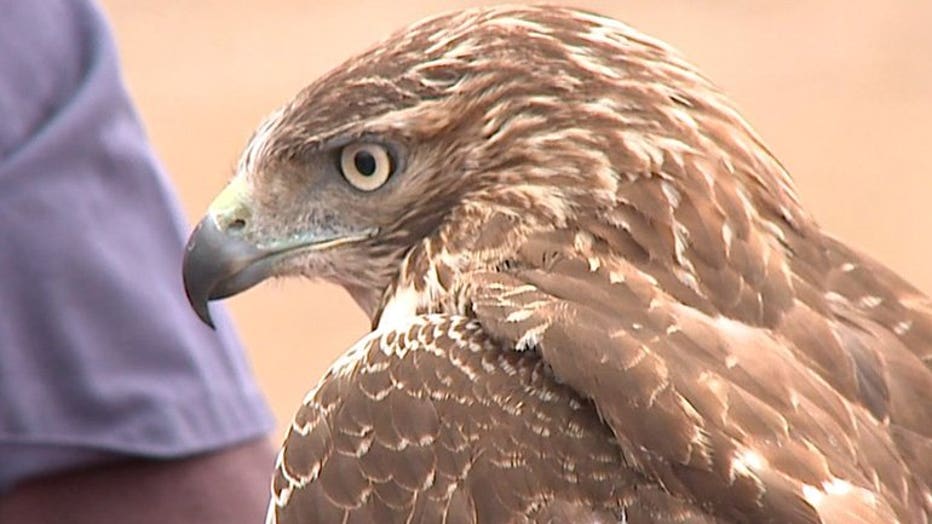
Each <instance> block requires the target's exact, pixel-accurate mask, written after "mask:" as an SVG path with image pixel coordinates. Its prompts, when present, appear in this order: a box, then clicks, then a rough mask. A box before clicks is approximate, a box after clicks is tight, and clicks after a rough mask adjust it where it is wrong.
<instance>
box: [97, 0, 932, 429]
mask: <svg viewBox="0 0 932 524" xmlns="http://www.w3.org/2000/svg"><path fill="white" fill-rule="evenodd" d="M481 3H490V2H469V1H451V2H428V1H419V0H394V1H390V2H376V1H364V2H363V1H360V2H353V3H349V2H336V1H317V2H309V1H303V2H302V1H297V0H277V1H275V0H272V1H262V0H248V1H247V0H242V1H229V0H200V1H189V2H182V1H180V0H104V5H105V7H106V9H107V10H108V11H109V13H110V15H111V17H112V20H113V24H114V26H115V30H116V34H117V37H118V40H119V44H120V48H121V54H122V58H123V62H124V66H125V74H126V77H127V81H128V83H129V86H130V89H131V91H132V93H133V95H134V98H135V100H136V102H137V103H138V105H139V108H140V110H141V112H142V116H143V119H144V120H145V123H146V125H147V127H148V130H149V133H150V135H151V137H152V140H153V142H154V143H155V147H156V149H157V150H158V152H159V153H160V155H161V157H162V159H163V160H164V162H165V164H166V166H167V168H168V170H169V172H170V173H171V175H172V177H173V179H174V181H175V183H176V185H177V189H178V192H179V194H180V196H181V200H182V202H183V204H184V208H185V210H186V211H187V213H188V216H189V218H190V219H191V220H192V221H193V220H195V219H196V218H198V217H199V216H200V214H201V213H202V212H203V210H204V209H205V208H206V206H207V204H208V203H209V202H210V200H211V198H212V197H213V195H214V194H216V192H217V191H218V190H219V189H220V188H221V187H222V186H223V184H224V182H225V181H226V179H227V178H228V176H229V175H230V174H231V171H232V166H233V165H234V163H235V161H236V159H237V156H238V154H239V151H240V149H241V147H242V146H243V145H244V143H245V141H246V139H247V138H248V137H249V135H250V133H251V131H252V129H253V127H254V126H255V125H256V124H257V123H258V121H259V120H260V119H261V117H262V116H263V115H264V114H265V113H267V112H269V111H271V110H272V109H274V108H275V107H276V106H277V105H279V104H280V103H282V102H284V101H285V100H286V99H287V98H289V97H290V96H291V95H292V94H294V93H295V92H296V91H297V90H298V89H299V88H300V87H302V86H303V85H304V84H306V83H308V82H309V81H311V80H312V79H314V78H315V77H317V76H319V75H320V74H322V73H323V72H325V71H326V70H328V69H330V68H332V67H334V66H336V65H338V64H339V63H340V62H341V61H342V60H343V59H345V58H347V57H348V56H350V55H351V54H353V53H355V52H358V51H361V50H363V49H365V48H366V47H368V46H369V45H370V44H371V43H373V42H374V41H376V40H377V39H379V38H381V37H383V36H385V35H386V34H387V33H389V32H391V31H392V30H394V29H396V28H399V27H401V26H403V25H405V24H407V23H410V22H413V21H414V20H416V19H418V18H420V17H422V16H424V15H427V14H431V13H436V12H439V11H444V10H449V9H452V8H456V7H460V6H466V5H477V4H481ZM575 4H576V5H579V6H585V7H589V8H591V9H594V10H598V11H600V12H602V13H604V14H608V15H612V16H615V17H616V18H619V19H621V20H624V21H626V22H628V23H630V24H632V25H634V26H635V27H638V28H640V29H641V30H642V31H645V32H648V33H651V34H653V35H655V36H659V37H661V38H663V39H665V40H667V41H668V42H670V43H672V44H673V45H675V46H677V47H678V48H680V49H681V50H683V51H684V52H685V53H686V54H687V56H689V57H690V58H691V59H692V60H693V61H694V62H695V63H697V64H698V65H699V66H700V67H701V68H702V69H703V70H704V71H705V73H706V74H707V76H709V77H710V78H712V79H713V80H715V81H716V82H717V83H718V84H719V85H721V86H723V87H724V88H725V90H726V91H727V92H729V93H730V94H731V95H732V96H733V98H734V99H735V100H736V102H737V103H738V105H739V107H741V108H742V109H743V112H744V114H745V116H746V117H747V118H748V120H749V121H750V122H751V123H752V124H753V125H754V126H755V127H756V128H757V130H758V131H759V132H760V133H761V135H763V137H764V138H765V140H767V142H768V143H769V144H770V145H771V147H772V149H773V150H774V151H775V152H776V154H777V156H778V157H779V158H780V159H781V160H782V161H783V162H784V164H785V165H786V166H787V167H788V169H789V170H790V172H791V173H793V175H794V177H795V179H796V181H797V184H798V186H799V189H800V192H801V194H802V197H803V199H804V201H805V202H807V203H808V205H809V207H810V208H811V209H812V211H813V212H814V213H815V215H816V216H817V217H818V218H819V219H820V221H821V222H822V224H823V225H824V226H825V227H826V228H827V229H829V230H830V231H833V232H834V233H835V234H836V235H837V236H839V237H841V238H843V239H846V240H848V241H849V242H850V243H852V244H853V245H855V246H858V247H860V248H862V249H864V250H865V251H867V252H869V253H871V254H872V255H873V256H875V257H876V258H879V259H880V260H882V261H884V262H886V263H887V264H889V265H891V266H892V267H893V268H894V269H896V270H897V271H899V272H900V273H902V274H903V275H905V276H906V277H907V278H909V279H910V280H911V281H912V282H913V283H915V284H916V285H917V286H918V287H919V288H921V289H923V290H925V291H927V292H928V291H932V242H930V235H929V230H930V229H932V211H930V208H929V202H930V200H932V30H930V29H929V24H930V21H932V2H929V1H927V0H903V1H899V2H875V1H862V2H851V1H845V0H825V1H819V2H808V1H801V0H800V1H781V2H763V1H754V2H745V1H740V2H726V1H724V0H704V1H692V2H686V1H683V2H655V1H627V2H594V1H589V2H584V1H577V2H575ZM229 305H230V307H231V308H232V310H233V313H234V315H235V317H236V319H237V321H238V325H239V328H240V331H241V334H242V337H243V339H244V341H245V343H246V345H247V347H248V348H249V352H250V356H251V358H252V362H253V366H254V368H255V371H256V374H257V375H258V377H259V381H260V383H261V385H262V387H263V388H264V390H265V392H266V393H267V395H268V397H269V400H270V401H271V404H272V407H273V409H274V410H275V413H276V415H277V416H278V418H279V426H280V429H281V428H283V427H284V424H285V423H286V422H287V420H288V418H289V417H290V416H291V414H292V413H293V411H294V410H295V408H296V407H297V406H298V404H299V402H300V401H301V399H302V398H303V396H304V393H305V391H306V390H307V389H308V388H309V387H310V386H312V385H313V384H314V383H315V382H316V381H317V379H318V378H319V377H320V376H321V374H322V373H323V372H324V371H325V369H326V368H327V366H328V365H329V364H330V362H332V361H333V360H334V358H335V357H336V356H337V355H338V354H339V353H341V352H342V351H343V350H344V349H346V348H347V347H348V346H349V345H350V344H351V343H352V342H353V341H354V340H355V339H356V338H358V337H359V336H360V335H361V334H363V333H364V330H365V329H366V327H367V323H366V320H365V318H364V317H363V315H362V313H361V312H360V311H359V310H357V309H356V307H355V305H354V304H353V303H352V302H351V300H350V299H349V298H348V297H347V296H346V294H345V293H343V292H342V291H341V290H339V289H337V288H334V287H332V286H329V285H325V284H319V283H308V282H297V281H288V282H284V283H282V282H277V283H272V284H265V285H263V286H260V287H259V288H258V289H255V290H252V291H250V292H248V293H245V294H243V295H241V296H238V297H235V298H233V299H231V300H230V301H229Z"/></svg>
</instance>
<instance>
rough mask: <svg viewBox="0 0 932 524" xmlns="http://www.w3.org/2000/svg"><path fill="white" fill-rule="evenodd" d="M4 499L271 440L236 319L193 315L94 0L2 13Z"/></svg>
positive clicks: (168, 223) (177, 218)
mask: <svg viewBox="0 0 932 524" xmlns="http://www.w3.org/2000/svg"><path fill="white" fill-rule="evenodd" d="M0 12H2V13H3V16H0V115H2V118H0V490H2V489H3V488H4V487H9V486H11V485H12V484H13V483H15V482H17V481H19V480H22V479H24V478H27V477H30V476H34V475H39V474H42V473H48V472H51V471H54V470H59V469H62V468H69V467H76V466H79V465H83V464H86V463H92V462H95V461H100V460H106V459H107V458H112V457H115V456H122V455H136V456H148V457H162V458H169V457H179V456H185V455H191V454H195V453H199V452H204V451H209V450H213V449H217V448H221V447H225V446H228V445H231V444H235V443H238V442H242V441H244V440H248V439H252V438H256V437H259V436H261V435H264V434H266V433H267V432H268V431H269V429H270V427H271V417H270V415H269V411H268V408H267V406H266V405H265V403H264V400H263V399H262V396H261V394H260V392H259V390H258V388H257V386H256V384H255V382H254V379H253V377H252V375H251V373H250V370H249V367H248V364H247V362H246V360H245V358H244V354H243V351H242V348H241V347H240V345H239V343H238V341H237V339H236V336H235V334H234V333H233V330H232V328H231V325H230V322H229V319H228V318H227V316H226V315H225V314H224V313H223V312H222V310H221V309H220V308H217V309H215V310H214V311H215V313H216V314H217V316H216V318H217V328H218V329H217V331H216V332H215V331H212V330H210V329H208V328H207V327H205V326H204V325H202V324H201V323H200V322H199V321H198V319H197V317H196V316H195V315H194V314H193V313H192V312H191V310H190V308H189V306H188V304H187V301H186V299H185V297H184V291H183V285H182V282H181V260H182V254H183V249H184V247H183V245H184V244H183V242H184V234H185V232H186V230H187V226H186V225H185V224H184V221H183V220H182V218H181V214H180V212H179V208H178V206H177V203H176V201H175V198H174V197H173V195H172V193H171V191H170V189H169V186H168V182H167V179H166V177H165V175H164V173H163V172H162V169H161V168H160V166H159V164H158V162H157V161H156V159H155V158H154V156H153V153H152V151H151V149H150V146H149V144H148V142H147V140H146V137H145V134H144V132H143V130H142V128H141V125H140V123H139V119H138V117H137V115H136V114H135V112H134V110H133V107H132V104H131V102H130V100H129V97H128V95H127V93H126V89H125V87H124V86H123V83H122V80H121V78H120V71H119V66H118V59H117V55H116V51H115V48H114V43H113V39H112V36H111V35H110V32H109V30H108V28H107V26H106V24H105V22H104V20H103V17H102V15H101V12H100V10H99V9H98V8H96V7H95V6H94V5H92V4H90V3H89V2H86V1H83V0H43V1H41V2H21V1H15V0H0Z"/></svg>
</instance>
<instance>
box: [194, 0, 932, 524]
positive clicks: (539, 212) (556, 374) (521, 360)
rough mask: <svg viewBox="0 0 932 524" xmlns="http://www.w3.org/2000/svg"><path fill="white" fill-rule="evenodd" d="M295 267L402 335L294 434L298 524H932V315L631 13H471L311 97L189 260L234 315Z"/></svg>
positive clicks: (276, 487)
mask: <svg viewBox="0 0 932 524" xmlns="http://www.w3.org/2000/svg"><path fill="white" fill-rule="evenodd" d="M288 275H304V276H308V277H316V278H323V279H326V280H329V281H331V282H335V283H337V284H340V285H342V286H343V287H344V288H345V289H346V290H347V291H348V292H349V293H350V294H351V295H352V296H353V297H354V298H355V300H356V301H357V302H358V304H359V305H360V306H361V307H362V308H363V309H364V310H365V311H366V313H367V314H368V315H369V317H370V318H371V320H372V330H371V332H370V333H369V334H367V335H366V336H365V337H363V338H362V340H360V341H359V342H358V343H356V344H355V345H354V346H353V347H352V348H351V349H349V350H348V351H347V352H346V353H345V354H344V355H343V356H342V357H341V358H340V359H338V361H337V362H336V363H334V364H333V366H332V368H331V369H330V370H329V372H328V373H327V374H326V376H325V377H324V378H323V379H322V380H321V381H320V383H319V384H318V385H317V386H316V387H315V388H314V389H313V390H312V391H311V392H310V393H309V394H308V395H307V397H306V399H305V401H304V403H303V405H302V407H301V408H300V410H299V411H298V413H297V414H296V416H295V418H294V421H293V423H292V424H291V428H290V430H289V432H288V435H287V437H286V440H285V442H284V446H283V448H282V450H281V453H280V455H279V456H278V460H277V464H276V471H275V473H274V479H273V482H272V484H273V486H272V501H271V504H270V510H269V522H280V523H299V522H301V523H311V522H447V523H467V522H490V523H498V522H631V523H643V522H695V523H699V522H781V523H783V522H794V523H795V522H830V523H848V522H867V523H875V522H904V523H905V522H928V520H929V517H930V515H932V494H930V482H932V303H930V301H929V299H928V298H926V297H925V296H924V295H923V294H922V293H920V292H919V291H917V290H916V289H914V288H913V287H911V286H910V285H909V284H907V283H906V282H905V281H904V280H902V279H901V278H900V277H898V276H897V275H895V274H894V273H893V272H891V271H890V270H888V269H887V268H885V267H884V266H883V265H881V264H879V263H878V262H876V261H874V260H872V259H870V258H868V257H867V256H865V255H863V254H861V253H859V252H857V251H856V250H854V249H852V248H850V247H848V246H846V245H845V244H844V243H842V242H840V241H838V240H836V239H835V238H833V237H831V236H830V235H828V234H827V233H825V232H824V231H822V230H821V229H820V227H819V226H818V225H817V223H816V222H815V221H814V220H813V218H812V217H811V216H810V214H809V213H807V211H806V210H805V208H804V207H803V206H802V205H801V204H800V201H799V199H798V197H797V193H796V190H795V189H794V185H793V182H792V181H791V179H790V176H789V175H788V173H787V172H786V170H785V169H784V168H783V167H782V166H781V164H780V163H779V162H778V160H777V159H776V158H775V157H774V155H773V154H772V153H771V152H770V151H769V150H768V149H767V147H766V146H765V145H764V143H763V142H762V140H761V139H760V138H759V137H758V135H757V134H755V132H754V131H753V130H752V129H751V128H750V126H749V125H748V124H747V123H746V122H745V121H744V120H743V119H742V117H741V116H740V115H739V114H738V112H737V111H736V110H735V108H734V106H733V105H732V103H731V102H729V100H728V99H727V98H726V97H725V96H724V95H723V94H722V93H721V91H720V90H719V89H717V88H716V87H715V86H714V85H713V84H712V83H711V82H710V81H709V80H707V79H706V78H705V77H703V76H702V74H700V73H699V72H698V71H697V70H696V68H694V67H693V66H692V65H690V64H689V63H687V62H686V61H685V60H684V59H683V58H682V57H681V56H680V54H678V53H677V52H676V51H674V50H672V49H671V48H670V47H668V46H667V45H666V44H664V43H662V42H659V41H657V40H655V39H653V38H650V37H648V36H645V35H643V34H640V33H638V32H636V31H634V30H633V29H631V28H629V27H627V26H626V25H624V24H622V23H619V22H616V21H613V20H611V19H607V18H604V17H601V16H597V15H595V14H590V13H587V12H581V11H577V10H572V9H566V8H557V7H513V6H512V7H493V8H481V9H472V10H466V11H461V12H458V13H453V14H448V15H443V16H439V17H436V18H432V19H429V20H426V21H423V22H421V23H418V24H416V25H414V26H412V27H409V28H408V29H405V30H403V31H401V32H399V33H396V34H394V35H393V36H391V37H389V38H388V39H387V40H385V41H383V42H382V43H380V44H378V45H377V46H375V47H374V48H372V49H371V50H369V51H368V52H365V53H363V54H361V55H359V56H357V57H355V58H352V59H351V60H349V61H348V62H346V63H345V64H343V65H342V66H340V67H338V68H337V69H335V70H334V71H332V72H330V73H329V74H327V75H325V76H324V77H322V78H320V79H319V80H317V81H315V82H313V83H312V84H310V85H309V86H308V87H307V88H305V89H304V90H302V91H301V92H300V93H299V94H297V96H296V97H295V98H294V99H293V100H291V101H290V102H287V103H286V104H285V105H284V106H283V107H282V108H281V109H280V110H278V111H276V112H274V113H273V114H272V115H271V116H270V117H269V118H268V119H267V120H266V121H265V122H264V123H263V124H262V125H261V126H260V127H259V129H258V131H257V132H256V133H255V135H254V136H253V138H252V139H251V141H250V143H249V145H248V147H247V148H246V150H245V152H244V154H243V156H242V160H241V161H240V163H239V165H238V168H237V173H236V175H235V177H234V178H233V180H232V181H231V182H230V184H229V186H228V187H227V188H226V189H225V190H224V191H223V192H222V193H221V194H220V195H219V196H218V197H217V199H216V200H215V201H214V203H213V204H212V205H211V207H210V209H209V211H208V213H207V216H206V217H205V218H204V219H203V220H202V221H201V223H200V224H199V225H198V227H197V229H196V230H195V232H194V233H193V234H192V237H191V239H190V241H189V245H188V251H187V253H186V259H185V262H184V278H185V284H186V288H187V291H188V295H189V298H190V300H191V303H192V305H193V307H194V308H195V310H196V311H197V312H198V314H199V315H200V316H201V318H202V319H204V320H205V321H207V322H209V321H210V316H209V311H208V307H207V303H208V301H209V300H214V299H219V298H223V297H226V296H229V295H232V294H234V293H237V292H240V291H242V290H244V289H246V288H248V287H250V286H252V285H254V284H256V283H258V282H260V281H261V280H263V279H266V278H269V277H281V276H288ZM311 349H312V348H309V350H311Z"/></svg>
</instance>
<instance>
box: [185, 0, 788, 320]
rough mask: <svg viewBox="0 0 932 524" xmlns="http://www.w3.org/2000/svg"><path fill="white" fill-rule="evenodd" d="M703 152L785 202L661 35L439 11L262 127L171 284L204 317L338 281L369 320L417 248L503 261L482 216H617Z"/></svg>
mask: <svg viewBox="0 0 932 524" xmlns="http://www.w3.org/2000/svg"><path fill="white" fill-rule="evenodd" d="M736 144H737V145H740V147H737V146H736ZM736 148H737V149H738V150H736ZM699 161H701V162H704V163H705V164H708V165H709V166H712V167H710V168H709V171H710V172H712V171H716V170H719V169H723V168H725V167H727V169H728V170H729V171H730V173H731V174H732V175H733V176H735V177H737V178H739V179H740V178H741V177H742V176H744V175H742V169H743V168H747V169H746V171H747V172H748V173H752V172H753V173H756V175H754V176H756V177H760V176H761V175H760V173H765V175H763V176H765V177H770V176H772V177H775V178H778V179H780V180H765V181H761V182H762V183H749V184H748V187H749V189H748V193H749V194H751V195H753V198H754V200H755V204H757V205H760V204H761V202H757V200H760V201H762V202H764V203H766V202H772V204H773V206H774V207H780V208H785V209H787V210H792V209H795V203H794V199H793V197H792V190H791V189H790V186H789V184H788V182H786V180H783V179H782V177H783V172H782V170H780V169H779V167H778V166H776V164H775V162H774V161H773V159H772V158H771V157H770V156H769V155H768V154H767V153H766V151H765V150H764V149H763V148H762V147H761V146H759V144H758V142H757V140H756V138H755V137H754V135H753V133H752V132H751V131H750V130H749V129H748V128H747V126H746V125H745V124H744V123H743V121H742V120H741V119H740V117H739V116H738V115H737V113H736V112H735V111H734V110H733V109H732V108H731V107H730V105H729V104H728V103H727V101H726V100H725V99H724V97H723V96H721V95H720V94H719V93H718V92H717V91H716V90H715V89H714V88H713V87H712V86H711V85H710V84H709V83H708V82H707V81H706V80H705V79H704V78H702V77H701V76H700V75H699V74H698V73H696V72H695V70H694V69H693V68H692V67H691V66H690V65H689V64H687V63H686V62H685V61H683V60H682V59H681V58H679V56H678V55H677V54H676V53H675V52H674V51H672V50H671V49H669V48H668V47H667V46H665V45H663V44H662V43H659V42H657V41H655V40H653V39H650V38H648V37H645V36H643V35H641V34H639V33H637V32H635V31H633V30H632V29H630V28H628V27H627V26H625V25H623V24H620V23H618V22H615V21H613V20H610V19H606V18H603V17H600V16H596V15H592V14H589V13H584V12H580V11H575V10H569V9H562V8H554V7H506V8H492V9H489V8H485V9H475V10H469V11H464V12H460V13H456V14H451V15H445V16H441V17H438V18H434V19H431V20H428V21H425V22H422V23H420V24H418V25H415V26H413V27H411V28H408V29H406V30H404V31H401V32H399V33H396V34H395V35H394V36H392V37H390V38H389V39H388V40H386V41H384V42H382V43H381V44H379V45H378V46H376V47H375V48H373V49H371V50H370V51H368V52H366V53H364V54H362V55H361V56H358V57H356V58H353V59H351V60H349V61H348V62H346V63H345V64H343V65H342V66H341V67H339V68H337V69H336V70H334V71H333V72H331V73H330V74H328V75H326V76H325V77H323V78H321V79H319V80H318V81H316V82H315V83H313V84H311V85H310V86H309V87H307V88H306V89H304V90H303V91H302V92H300V93H299V94H298V95H297V96H296V97H295V98H294V99H293V100H292V101H290V102H289V103H287V104H286V105H285V106H284V107H283V108H281V109H280V110H278V111H277V112H275V113H273V114H272V115H271V116H270V117H269V118H268V119H267V120H266V121H265V123H263V124H262V125H261V127H260V128H259V129H258V131H257V132H256V134H255V135H254V136H253V138H252V140H251V141H250V143H249V145H248V147H247V148H246V151H245V153H244V154H243V157H242V160H241V162H240V164H239V168H238V172H237V174H236V176H235V177H234V178H233V180H232V182H230V185H229V186H228V187H227V188H226V189H225V190H224V191H223V192H222V193H221V194H220V195H219V196H218V197H217V199H216V200H215V201H214V203H213V204H212V205H211V207H210V209H209V211H208V213H207V216H206V217H205V218H204V219H203V220H202V221H201V223H200V224H199V225H198V227H197V229H196V231H195V233H194V234H193V235H192V237H191V240H190V242H189V244H188V251H187V255H186V259H185V268H184V277H185V285H186V288H187V291H188V296H189V298H190V300H191V302H192V304H193V305H194V307H195V309H196V310H197V311H198V313H199V315H200V316H201V318H202V319H204V320H205V321H207V322H209V313H208V310H207V301H208V300H213V299H218V298H223V297H226V296H229V295H232V294H234V293H237V292H239V291H242V290H244V289H246V288H248V287H250V286H252V285H254V284H256V283H258V282H260V281H261V280H263V279H266V278H268V277H272V276H286V275H306V276H311V277H321V278H325V279H327V280H330V281H332V282H335V283H337V284H340V285H342V286H344V287H345V288H346V289H347V290H348V291H349V292H350V293H351V294H352V295H353V296H354V298H355V299H356V300H357V302H359V303H360V305H361V306H362V307H363V308H364V309H365V310H366V311H367V313H369V314H370V316H372V315H376V314H377V313H378V309H379V305H380V301H381V298H382V297H383V294H384V291H385V290H386V289H387V288H389V287H390V286H391V285H392V282H393V281H394V280H395V279H396V278H397V277H398V275H399V274H400V273H401V272H403V267H404V259H405V257H410V255H411V252H412V248H414V247H416V246H419V245H421V246H423V244H424V241H425V239H430V238H435V239H438V238H439V239H441V240H443V243H444V244H446V246H445V247H437V246H434V251H433V252H431V253H428V254H427V256H439V255H438V253H439V252H440V251H443V255H444V256H445V257H446V259H447V261H448V262H449V263H450V264H452V265H454V266H455V265H456V263H458V262H457V255H456V249H453V248H451V247H449V246H460V247H461V248H462V252H467V251H468V252H469V253H470V255H471V257H470V258H471V262H470V263H488V264H496V263H500V262H501V261H502V260H504V259H505V258H507V256H508V253H507V251H508V248H507V242H506V240H507V239H506V238H505V236H506V235H504V234H502V235H500V236H498V237H495V238H493V239H490V238H489V235H488V234H487V233H488V232H489V231H490V230H495V229H496V223H497V222H496V221H497V220H499V221H500V220H506V221H509V228H508V230H510V231H521V228H520V227H514V226H515V225H522V226H525V227H526V228H550V227H556V228H560V227H566V225H567V224H568V223H571V222H573V221H574V220H576V219H577V218H578V217H579V216H580V215H581V214H588V215H592V216H598V215H599V210H600V209H613V208H615V207H617V206H618V205H619V202H620V200H619V199H623V198H624V192H623V191H621V189H622V188H623V187H624V186H626V185H630V184H632V183H633V181H636V180H638V179H643V178H644V177H651V176H655V175H658V174H660V173H664V175H663V176H665V177H674V178H675V177H676V176H677V175H676V173H678V172H681V171H682V170H683V166H684V164H685V163H689V162H699ZM763 164H766V165H764V166H763V167H764V168H763V169H762V168H761V165H763ZM723 166H724V167H723ZM768 173H769V174H768ZM749 176H750V175H749ZM764 188H776V189H764ZM670 198H675V194H671V195H670ZM648 205H650V204H649V203H648ZM477 239H481V242H482V243H483V245H482V246H478V245H474V244H470V242H478V241H480V240H477ZM671 246H672V244H671ZM428 251H430V249H429V248H428ZM671 253H672V248H671ZM477 261H478V262H477ZM464 263H465V262H464ZM440 280H442V275H441V277H440Z"/></svg>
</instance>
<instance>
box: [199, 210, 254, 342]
mask: <svg viewBox="0 0 932 524" xmlns="http://www.w3.org/2000/svg"><path fill="white" fill-rule="evenodd" d="M270 254H271V253H269V252H267V251H264V250H262V249H259V248H257V247H256V246H254V245H253V244H251V243H249V242H247V241H245V240H243V239H241V238H238V237H236V236H234V235H232V234H230V233H229V231H223V230H221V229H220V227H218V225H217V221H216V220H215V219H214V217H212V216H210V215H208V216H206V217H204V219H203V220H201V222H200V223H199V224H198V225H197V227H196V228H194V232H193V233H191V238H190V239H189V240H188V245H187V247H186V248H185V254H184V265H183V269H182V275H183V276H184V289H185V293H187V295H188V302H190V303H191V307H192V308H194V311H195V312H196V313H197V316H198V317H200V319H201V320H202V321H204V323H205V324H207V325H208V326H210V327H214V324H213V321H212V320H211V318H210V310H209V309H208V307H207V302H208V301H210V300H218V299H221V298H226V297H229V296H231V295H235V294H237V293H239V292H240V291H245V290H246V289H249V288H250V287H252V286H254V285H256V284H258V283H259V282H262V281H263V280H265V279H266V278H268V277H269V276H270V274H271V269H272V264H271V259H270V258H269V255H270Z"/></svg>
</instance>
